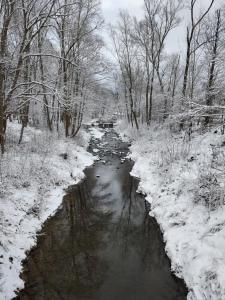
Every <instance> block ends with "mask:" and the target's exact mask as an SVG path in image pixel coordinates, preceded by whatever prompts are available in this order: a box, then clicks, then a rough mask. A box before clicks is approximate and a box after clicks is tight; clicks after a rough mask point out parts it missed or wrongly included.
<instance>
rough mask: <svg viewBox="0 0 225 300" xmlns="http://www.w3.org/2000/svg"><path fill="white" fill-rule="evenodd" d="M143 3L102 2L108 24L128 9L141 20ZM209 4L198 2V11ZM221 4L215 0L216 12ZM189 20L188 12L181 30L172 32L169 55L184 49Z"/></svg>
mask: <svg viewBox="0 0 225 300" xmlns="http://www.w3.org/2000/svg"><path fill="white" fill-rule="evenodd" d="M186 2H187V3H189V1H187V0H186ZM143 3H144V1H143V0H102V10H103V16H104V18H105V21H106V23H116V21H117V18H118V14H119V10H120V9H127V10H128V11H129V13H130V14H131V15H133V16H136V17H138V18H141V16H142V15H143ZM209 3H210V0H197V6H198V9H197V10H198V11H199V10H200V9H204V7H206V5H207V4H209ZM221 3H224V0H215V3H214V7H213V8H214V10H215V9H216V7H218V6H219V5H221ZM197 6H196V7H197ZM189 18H190V16H189V13H188V11H186V12H185V11H183V12H182V19H183V22H182V24H181V25H180V26H179V28H177V29H175V30H174V31H172V32H171V33H170V35H169V37H168V40H167V44H166V49H167V52H168V53H173V52H178V51H180V50H181V49H182V48H184V43H185V26H186V25H185V24H186V23H187V22H188V21H189ZM185 21H186V23H185ZM107 40H108V38H107Z"/></svg>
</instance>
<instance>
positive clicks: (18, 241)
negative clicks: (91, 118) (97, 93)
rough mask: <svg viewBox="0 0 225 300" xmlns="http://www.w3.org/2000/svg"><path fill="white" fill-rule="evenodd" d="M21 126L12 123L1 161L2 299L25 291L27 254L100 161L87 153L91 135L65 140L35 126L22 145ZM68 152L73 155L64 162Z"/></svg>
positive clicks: (84, 133) (0, 259)
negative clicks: (69, 191)
mask: <svg viewBox="0 0 225 300" xmlns="http://www.w3.org/2000/svg"><path fill="white" fill-rule="evenodd" d="M19 129H20V126H19V124H17V123H15V122H14V123H9V125H8V129H7V130H8V132H7V136H9V137H10V140H8V141H7V145H8V147H7V151H6V153H5V155H4V156H3V158H2V159H1V161H0V176H1V177H0V299H1V300H3V299H4V300H8V299H11V298H13V297H14V296H15V293H14V291H15V290H16V289H17V288H23V286H24V282H23V281H22V280H21V279H20V278H19V274H20V272H21V268H22V266H21V261H22V260H23V259H24V258H25V257H26V255H25V251H27V250H29V249H30V248H31V247H32V246H34V245H35V243H36V233H37V231H39V230H40V229H41V227H42V224H43V222H44V221H46V219H47V218H48V217H50V216H51V215H53V214H54V213H55V212H56V210H57V209H58V207H59V206H60V204H61V203H62V199H63V196H64V194H65V191H64V189H65V188H67V187H68V186H69V185H72V184H75V183H77V182H79V180H81V179H82V178H83V177H84V173H83V170H84V168H85V167H86V166H90V165H91V164H92V163H93V162H94V159H95V157H94V156H92V155H91V154H90V153H88V152H87V151H86V148H87V146H88V143H89V139H90V135H89V134H87V133H86V132H82V134H79V135H78V137H77V138H76V139H73V140H72V139H59V138H57V136H55V135H53V134H49V133H47V132H42V131H41V130H37V129H34V128H31V127H28V128H26V129H25V134H24V142H23V143H22V145H20V146H17V145H16V143H17V141H18V138H19V137H18V134H19ZM64 154H67V156H66V158H67V159H64Z"/></svg>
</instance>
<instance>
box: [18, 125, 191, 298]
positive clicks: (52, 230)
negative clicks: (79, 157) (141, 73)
mask: <svg viewBox="0 0 225 300" xmlns="http://www.w3.org/2000/svg"><path fill="white" fill-rule="evenodd" d="M90 151H92V152H93V153H96V152H98V155H99V157H100V160H99V161H97V162H96V163H95V164H94V166H92V167H90V168H88V169H86V171H85V174H86V178H85V180H83V181H82V182H81V183H80V184H78V185H76V186H72V187H70V188H69V189H68V191H67V194H66V196H65V197H64V199H63V203H62V206H61V208H60V209H59V210H58V212H57V213H56V215H55V216H54V217H52V218H50V219H49V220H48V221H47V222H46V223H45V225H44V226H43V229H42V231H41V233H40V235H39V237H38V242H37V246H36V247H35V248H34V249H32V250H31V252H30V253H29V255H28V257H27V259H26V261H25V262H24V271H23V273H22V274H21V276H22V278H23V280H24V281H25V288H24V290H22V291H20V292H19V293H18V296H17V298H16V299H21V300H22V299H23V300H41V299H44V300H58V299H62V300H183V299H186V295H187V290H186V287H185V284H184V282H183V281H182V280H180V279H178V278H176V277H175V276H174V275H173V274H172V273H171V271H170V261H169V259H168V257H167V255H166V253H165V245H164V243H163V239H162V234H161V232H160V229H159V226H158V225H157V223H156V221H155V219H154V218H151V217H150V216H149V209H150V208H149V205H148V204H147V202H146V201H145V199H144V197H143V196H142V195H140V194H138V193H136V190H137V186H138V181H137V180H136V179H134V178H132V177H131V176H130V174H129V173H130V171H131V169H132V166H133V163H132V162H131V161H130V160H129V159H125V157H126V155H127V152H128V145H127V144H126V143H123V142H122V141H121V140H120V139H119V137H118V135H117V134H116V133H115V131H113V130H111V129H110V130H106V134H105V136H104V137H103V139H102V141H101V142H100V141H99V140H95V139H93V141H92V143H91V146H90Z"/></svg>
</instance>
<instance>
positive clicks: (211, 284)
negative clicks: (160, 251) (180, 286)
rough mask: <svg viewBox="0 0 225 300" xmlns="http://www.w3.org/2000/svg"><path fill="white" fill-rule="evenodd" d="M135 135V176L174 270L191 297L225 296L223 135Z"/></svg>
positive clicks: (163, 131)
mask: <svg viewBox="0 0 225 300" xmlns="http://www.w3.org/2000/svg"><path fill="white" fill-rule="evenodd" d="M118 130H120V133H121V135H122V136H123V137H125V138H126V139H128V138H131V136H135V139H133V142H132V146H131V149H130V150H131V154H130V157H131V158H132V159H133V160H134V161H135V165H134V168H133V170H132V175H133V176H135V177H138V178H140V186H139V190H140V192H142V193H143V194H145V195H146V199H147V200H148V201H149V202H150V204H151V215H152V216H154V217H155V218H156V219H157V221H158V223H159V224H160V227H161V230H162V232H163V236H164V240H165V242H166V251H167V253H168V256H169V257H170V259H171V262H172V270H173V271H174V272H175V273H176V275H177V276H179V277H182V278H183V279H184V280H185V282H186V284H187V287H188V289H189V294H188V299H189V300H203V299H204V300H206V299H211V300H224V299H225V187H224V184H225V143H224V140H225V137H224V136H221V135H220V134H218V133H205V134H202V135H201V134H198V135H197V134H196V135H195V136H194V137H193V138H192V140H191V141H189V139H188V137H187V136H185V135H182V134H181V135H177V134H176V135H175V134H172V133H171V132H170V131H169V130H166V129H163V128H158V127H155V128H151V129H150V130H148V129H146V128H145V129H143V130H142V131H141V132H139V133H138V134H137V132H136V131H135V132H134V133H133V132H132V133H131V130H130V129H129V130H127V127H125V126H122V125H121V124H120V125H119V127H118Z"/></svg>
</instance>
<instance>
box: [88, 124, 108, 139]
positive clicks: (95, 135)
mask: <svg viewBox="0 0 225 300" xmlns="http://www.w3.org/2000/svg"><path fill="white" fill-rule="evenodd" d="M89 131H90V133H91V135H92V137H93V138H95V139H101V138H102V137H103V136H104V134H105V131H104V130H101V129H99V128H96V127H91V128H90V129H89Z"/></svg>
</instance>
